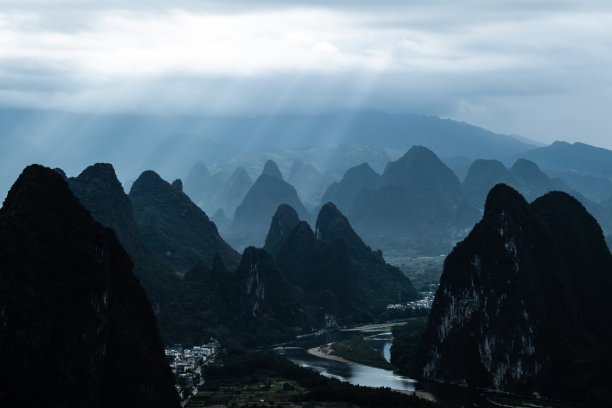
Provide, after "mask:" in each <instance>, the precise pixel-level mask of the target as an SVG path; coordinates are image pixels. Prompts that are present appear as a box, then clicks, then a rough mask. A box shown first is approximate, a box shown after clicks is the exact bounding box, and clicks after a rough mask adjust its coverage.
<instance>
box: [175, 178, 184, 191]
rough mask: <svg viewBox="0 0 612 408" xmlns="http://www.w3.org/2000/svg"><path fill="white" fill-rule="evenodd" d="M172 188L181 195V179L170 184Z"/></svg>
mask: <svg viewBox="0 0 612 408" xmlns="http://www.w3.org/2000/svg"><path fill="white" fill-rule="evenodd" d="M172 187H174V188H176V189H177V190H178V191H180V192H181V193H182V192H183V182H182V181H181V179H176V180H174V181H173V182H172Z"/></svg>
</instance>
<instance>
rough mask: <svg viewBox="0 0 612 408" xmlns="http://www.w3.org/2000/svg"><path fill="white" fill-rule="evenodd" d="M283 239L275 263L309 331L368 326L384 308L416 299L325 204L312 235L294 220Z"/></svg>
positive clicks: (409, 287)
mask: <svg viewBox="0 0 612 408" xmlns="http://www.w3.org/2000/svg"><path fill="white" fill-rule="evenodd" d="M281 212H284V209H283V208H279V211H278V212H277V214H276V215H275V217H274V219H275V220H278V219H280V218H283V217H281ZM291 220H292V221H295V218H293V217H291ZM277 229H278V228H277V226H276V225H275V223H274V222H273V224H272V227H271V228H270V233H269V237H270V238H272V237H279V236H280V235H279V234H278V232H277ZM283 236H285V237H286V238H285V239H284V242H283V243H282V245H280V247H279V249H278V250H277V251H276V255H275V262H276V264H277V265H278V267H279V269H280V271H281V272H282V273H283V275H284V276H285V277H286V279H287V281H288V282H289V284H290V285H291V286H292V287H293V290H294V291H295V293H296V296H297V298H298V300H299V301H300V303H301V304H302V305H304V308H305V309H306V311H307V313H308V315H309V317H310V319H311V325H312V326H313V327H331V326H333V325H336V324H338V323H340V324H350V323H358V322H364V321H371V320H372V319H373V318H374V316H375V315H377V314H379V313H381V312H382V311H383V310H384V309H385V307H386V306H387V305H388V304H389V303H396V302H398V301H401V300H403V301H408V300H411V299H414V298H415V297H416V291H415V290H414V288H413V287H412V285H411V283H410V280H409V279H408V278H406V277H405V276H404V275H403V274H402V273H401V272H400V271H399V270H398V269H397V268H395V267H392V266H390V265H388V264H387V263H386V262H385V261H384V259H383V258H382V255H381V253H380V252H375V251H372V250H371V249H370V248H369V247H368V246H366V245H365V244H364V243H363V241H362V240H361V238H359V236H358V235H357V234H356V233H355V231H353V229H352V228H351V226H350V224H349V222H348V220H347V219H346V217H344V215H342V214H341V213H340V212H339V211H338V209H337V208H336V207H335V206H334V205H333V204H331V203H327V204H325V205H324V206H323V207H322V208H321V211H320V212H319V216H318V218H317V229H316V233H315V232H313V231H312V229H311V228H310V226H309V225H308V223H306V222H304V221H300V222H298V223H297V224H296V225H295V227H293V229H292V230H291V232H289V233H288V234H286V233H285V234H283ZM270 240H271V239H270ZM279 241H280V240H279ZM275 242H276V240H275Z"/></svg>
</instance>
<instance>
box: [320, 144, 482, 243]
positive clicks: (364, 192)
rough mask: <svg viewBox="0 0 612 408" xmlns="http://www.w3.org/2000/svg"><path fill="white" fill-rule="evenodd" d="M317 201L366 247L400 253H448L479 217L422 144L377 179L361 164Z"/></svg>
mask: <svg viewBox="0 0 612 408" xmlns="http://www.w3.org/2000/svg"><path fill="white" fill-rule="evenodd" d="M323 198H324V199H326V200H331V201H332V202H334V203H337V204H338V207H339V208H341V209H342V210H343V211H344V212H345V213H346V214H347V217H348V219H349V220H350V221H351V224H352V225H353V226H354V227H355V230H356V231H357V232H358V233H359V234H360V235H361V236H362V237H364V239H365V240H366V242H368V243H369V244H370V245H372V246H375V247H377V248H382V249H383V250H384V251H385V252H387V253H390V252H391V253H400V254H403V255H405V254H413V255H432V254H433V255H437V254H440V253H444V252H446V251H448V250H449V249H450V248H452V245H453V243H454V241H455V240H456V239H458V238H461V237H462V236H463V235H464V234H465V229H466V228H467V227H468V226H469V225H471V224H472V223H473V222H474V221H475V220H476V219H477V217H478V216H479V214H478V211H477V210H476V208H474V207H473V206H472V205H471V204H470V203H469V201H468V200H467V198H466V196H465V194H464V192H463V189H462V186H461V183H460V182H459V179H458V178H457V176H456V175H455V174H454V173H453V171H452V170H450V169H449V168H448V167H447V166H446V165H445V164H444V163H443V162H442V161H441V160H440V159H438V157H437V156H436V155H435V154H434V153H433V152H432V151H431V150H429V149H427V148H425V147H422V146H413V147H412V148H411V149H410V150H409V151H408V152H407V153H406V154H405V155H404V156H402V157H401V158H400V159H398V160H396V161H395V162H389V163H388V164H387V167H386V169H385V171H384V173H383V174H382V176H379V175H378V174H377V173H375V172H374V171H373V170H372V169H371V168H369V167H368V166H367V165H361V166H358V167H356V168H353V169H350V170H348V171H347V172H346V174H345V176H344V177H343V178H342V180H341V181H340V182H339V183H337V184H332V185H331V186H330V187H329V188H328V190H327V191H326V193H325V195H324V197H323Z"/></svg>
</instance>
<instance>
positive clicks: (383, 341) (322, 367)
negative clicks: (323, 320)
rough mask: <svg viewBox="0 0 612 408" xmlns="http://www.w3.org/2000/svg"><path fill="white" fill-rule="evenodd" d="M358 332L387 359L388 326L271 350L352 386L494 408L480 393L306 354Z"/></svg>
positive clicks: (314, 338) (304, 340) (316, 336)
mask: <svg viewBox="0 0 612 408" xmlns="http://www.w3.org/2000/svg"><path fill="white" fill-rule="evenodd" d="M355 334H360V335H362V336H367V342H368V344H369V345H370V346H371V347H372V348H374V349H376V350H379V351H381V352H382V353H383V355H384V356H385V358H386V359H387V360H389V359H390V355H391V353H390V351H391V340H392V339H391V328H390V327H380V328H372V329H363V330H351V331H332V332H325V333H318V334H313V335H308V336H304V337H301V338H299V339H298V340H296V341H295V342H293V343H290V344H287V345H284V346H281V347H276V348H274V351H275V352H277V353H278V354H280V355H282V356H284V357H286V358H288V359H289V360H291V361H293V362H294V363H296V364H298V365H300V366H303V367H310V368H313V369H314V370H316V371H318V372H319V373H321V375H324V376H326V377H330V378H337V379H339V380H341V381H347V382H349V383H351V384H355V385H363V386H368V387H389V388H391V389H395V390H400V391H404V392H410V391H417V392H419V393H426V394H429V395H431V396H433V398H435V399H436V400H437V401H439V402H440V403H441V404H442V405H444V406H446V407H449V408H460V407H497V406H495V405H493V404H491V403H490V402H489V401H487V400H486V398H484V396H482V395H481V394H480V393H478V392H477V391H473V390H468V389H464V388H458V387H451V386H447V385H444V384H438V383H423V382H420V381H416V380H414V379H412V378H408V377H406V376H403V375H400V374H398V373H395V372H393V371H390V370H383V369H380V368H374V367H369V366H365V365H362V364H356V363H352V362H345V361H336V360H330V359H327V358H322V357H318V356H316V355H313V354H310V353H308V349H310V348H314V347H319V346H323V345H325V344H329V343H333V342H336V341H340V340H344V339H347V338H350V337H352V336H354V335H355Z"/></svg>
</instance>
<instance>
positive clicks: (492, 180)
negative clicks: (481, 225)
mask: <svg viewBox="0 0 612 408" xmlns="http://www.w3.org/2000/svg"><path fill="white" fill-rule="evenodd" d="M498 183H504V184H507V185H509V186H511V187H513V188H515V189H516V190H518V191H519V192H520V193H521V194H522V195H523V196H525V198H526V199H527V201H533V200H535V199H536V198H537V197H539V196H541V195H543V194H545V193H548V192H550V191H553V190H559V191H566V192H570V191H571V189H570V188H569V187H568V186H566V185H565V184H563V182H562V181H560V180H558V179H552V178H550V177H549V176H548V175H546V174H545V173H544V172H543V171H542V170H540V168H539V167H538V165H537V164H535V163H534V162H532V161H530V160H525V159H518V160H517V161H516V162H515V163H514V164H513V165H512V167H511V168H510V169H509V170H508V169H507V168H506V167H505V166H504V165H503V164H502V163H501V162H499V161H497V160H475V161H474V162H473V163H472V165H471V166H470V170H469V171H468V174H467V176H466V178H465V181H464V182H463V188H464V189H465V192H466V194H467V196H468V197H469V198H470V200H471V202H472V203H473V204H474V205H475V206H477V207H478V208H483V207H484V203H485V199H486V196H487V194H488V192H489V190H490V189H491V188H493V186H495V185H496V184H498Z"/></svg>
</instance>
